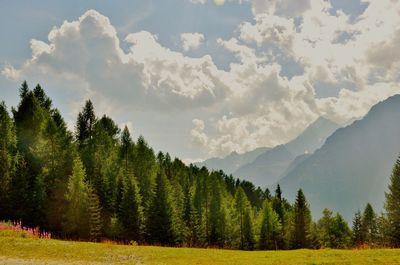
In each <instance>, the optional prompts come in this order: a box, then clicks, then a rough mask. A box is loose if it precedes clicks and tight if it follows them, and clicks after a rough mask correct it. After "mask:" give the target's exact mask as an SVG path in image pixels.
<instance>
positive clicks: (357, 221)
mask: <svg viewBox="0 0 400 265" xmlns="http://www.w3.org/2000/svg"><path fill="white" fill-rule="evenodd" d="M363 243H364V237H363V228H362V218H361V212H360V211H359V210H358V211H357V212H356V213H355V215H354V218H353V244H354V245H355V246H359V245H361V244H363Z"/></svg>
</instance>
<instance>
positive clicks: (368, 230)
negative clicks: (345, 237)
mask: <svg viewBox="0 0 400 265" xmlns="http://www.w3.org/2000/svg"><path fill="white" fill-rule="evenodd" d="M361 227H362V234H363V239H364V241H365V243H367V244H368V245H370V246H373V245H374V244H375V243H376V242H375V241H376V239H377V233H378V225H377V221H376V214H375V212H374V209H373V208H372V206H371V204H369V203H368V204H367V206H366V207H365V210H364V213H363V216H362V226H361Z"/></svg>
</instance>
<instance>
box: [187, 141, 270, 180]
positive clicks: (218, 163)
mask: <svg viewBox="0 0 400 265" xmlns="http://www.w3.org/2000/svg"><path fill="white" fill-rule="evenodd" d="M267 150H270V148H268V147H260V148H257V149H254V150H253V151H250V152H246V153H243V154H238V153H236V152H232V153H231V154H230V155H228V156H226V157H224V158H217V157H216V158H210V159H207V160H205V161H203V162H198V163H195V165H197V166H199V167H202V166H206V167H207V168H208V169H214V170H220V169H222V170H223V171H224V172H225V173H227V174H232V173H233V172H235V171H236V170H237V169H238V168H239V167H241V166H242V165H244V164H247V163H251V162H253V161H254V159H256V158H257V157H258V156H259V155H260V154H262V153H264V152H266V151H267Z"/></svg>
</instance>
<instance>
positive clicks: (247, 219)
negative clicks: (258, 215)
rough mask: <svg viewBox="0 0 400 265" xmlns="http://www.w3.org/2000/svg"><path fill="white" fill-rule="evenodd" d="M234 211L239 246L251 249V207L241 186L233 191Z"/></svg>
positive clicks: (252, 243)
mask: <svg viewBox="0 0 400 265" xmlns="http://www.w3.org/2000/svg"><path fill="white" fill-rule="evenodd" d="M235 211H236V221H237V224H238V228H239V248H240V249H247V250H250V249H253V248H254V235H253V227H252V226H253V225H252V220H251V209H250V205H249V201H248V199H247V196H246V194H245V192H244V191H243V189H242V187H239V188H238V189H237V190H236V193H235Z"/></svg>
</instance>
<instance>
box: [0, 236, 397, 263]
mask: <svg viewBox="0 0 400 265" xmlns="http://www.w3.org/2000/svg"><path fill="white" fill-rule="evenodd" d="M0 264H182V265H183V264H185V265H186V264H207V265H208V264H251V265H252V264H254V265H257V264H400V250H397V249H372V250H331V249H325V250H294V251H252V252H246V251H236V250H219V249H193V248H192V249H189V248H165V247H148V246H122V245H114V244H110V243H87V242H69V241H60V240H53V239H37V238H27V237H23V236H21V235H20V234H18V233H10V232H1V233H0Z"/></svg>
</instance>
